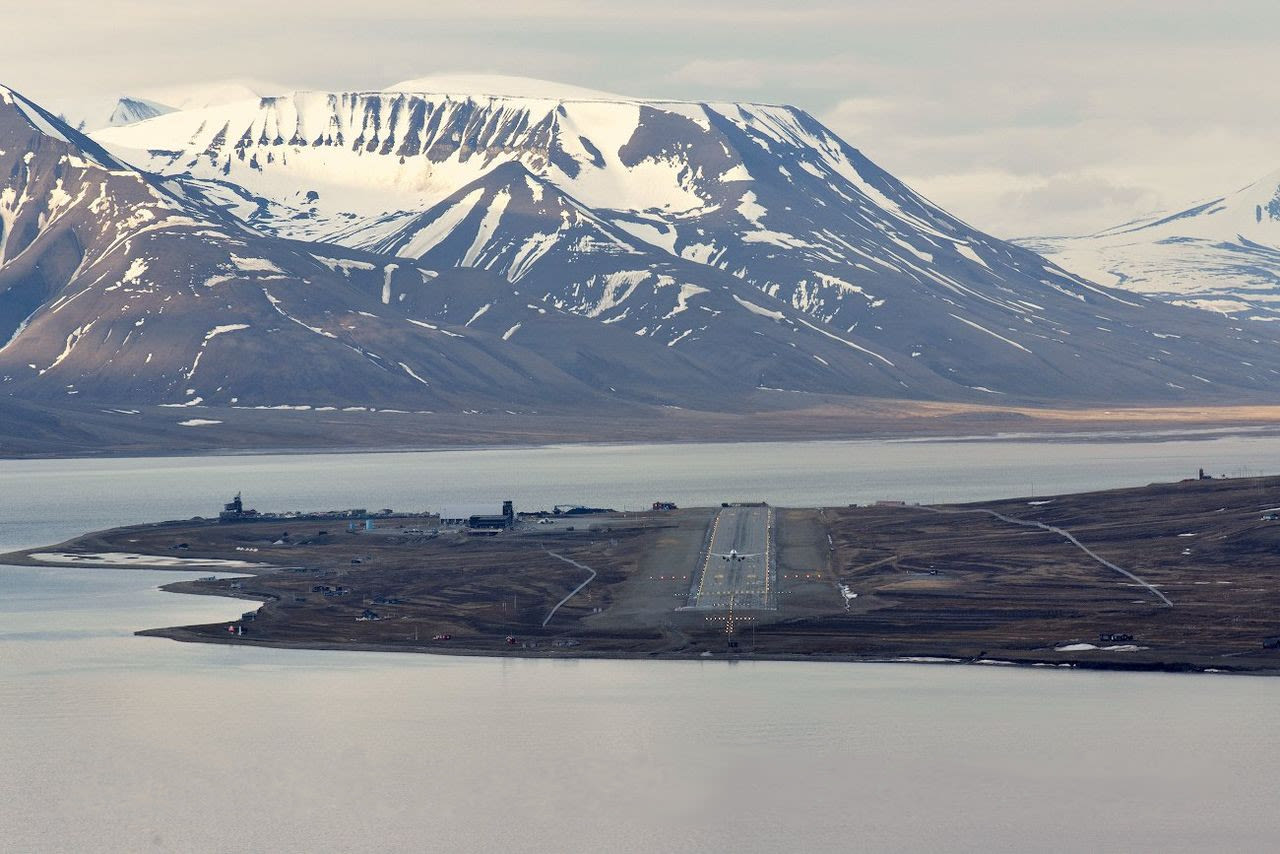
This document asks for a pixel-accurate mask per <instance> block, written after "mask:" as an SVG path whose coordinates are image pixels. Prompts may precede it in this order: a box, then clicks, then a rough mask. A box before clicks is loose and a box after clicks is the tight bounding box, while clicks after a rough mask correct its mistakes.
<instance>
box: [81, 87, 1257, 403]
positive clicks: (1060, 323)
mask: <svg viewBox="0 0 1280 854" xmlns="http://www.w3.org/2000/svg"><path fill="white" fill-rule="evenodd" d="M430 83H431V81H427V82H426V83H421V82H417V81H409V82H408V83H406V84H400V85H398V86H396V87H393V88H394V89H395V90H396V91H385V92H344V93H317V92H298V93H292V94H290V95H284V96H279V97H269V98H261V99H253V100H247V101H242V102H238V103H236V104H231V105H224V106H220V107H214V108H209V109H204V110H194V111H184V112H178V113H174V114H170V115H166V116H161V117H158V118H156V119H152V120H150V121H146V122H142V123H139V124H137V125H134V126H131V127H127V128H115V129H109V130H104V131H102V132H100V133H99V134H97V136H96V138H97V139H98V140H100V141H101V142H103V143H104V144H106V145H107V146H108V147H110V148H111V150H113V151H114V152H116V153H117V154H118V155H119V156H121V157H124V158H127V159H132V160H133V161H134V162H137V163H140V164H143V165H145V166H146V167H147V168H148V169H152V170H155V171H157V172H159V173H161V174H164V175H167V176H169V178H170V185H171V186H174V187H180V188H183V191H184V192H187V193H189V194H190V195H192V196H200V197H202V198H204V199H206V200H208V202H209V203H210V204H222V205H224V206H226V207H228V208H229V209H231V210H232V211H233V212H234V213H236V215H238V216H239V217H240V218H241V219H242V220H243V221H245V222H246V223H250V224H252V226H253V227H254V228H255V229H259V230H261V231H263V232H266V233H270V234H274V235H276V236H280V237H286V238H292V239H301V240H322V241H327V242H332V243H336V244H340V245H343V246H346V247H349V248H354V249H364V250H368V251H374V252H378V253H384V254H394V255H396V256H398V257H405V258H411V259H415V260H418V261H420V262H421V263H423V264H425V265H427V266H429V267H430V268H432V269H446V268H451V267H458V268H475V269H481V270H485V271H488V272H490V273H493V274H495V275H497V276H500V277H502V278H505V279H506V281H508V282H509V283H510V284H511V286H512V290H513V291H515V290H518V291H520V292H521V293H522V294H524V295H525V296H528V295H530V294H532V295H533V296H534V298H535V301H537V302H539V303H540V304H546V305H552V306H555V307H557V308H559V309H561V310H564V311H567V312H569V313H572V314H576V315H578V316H582V317H587V318H592V319H597V320H599V321H600V322H606V321H607V322H609V323H611V324H613V325H615V326H616V327H617V328H618V329H620V330H625V331H627V332H629V333H632V334H635V335H637V336H640V337H651V338H654V339H655V340H661V341H663V343H666V344H669V345H671V346H672V347H673V348H677V349H683V350H685V351H687V352H689V353H690V355H691V356H693V357H695V358H697V359H699V360H701V361H704V362H710V363H712V364H713V365H715V364H720V365H724V364H729V365H735V366H736V365H742V364H752V365H755V364H760V363H766V364H765V366H766V367H767V365H768V364H772V365H773V366H774V367H775V368H776V370H775V371H774V372H773V376H772V378H771V377H770V376H769V374H768V372H765V374H764V376H762V377H760V378H759V379H758V383H759V384H760V385H762V386H767V387H777V388H784V389H788V390H797V391H811V392H821V393H833V394H863V395H869V394H875V395H893V396H906V397H921V398H930V399H937V398H943V399H981V398H983V397H990V396H991V395H1004V396H1017V397H1020V398H1026V399H1042V400H1063V399H1065V400H1080V401H1088V400H1095V401H1108V400H1117V399H1138V400H1169V399H1185V398H1197V397H1199V396H1202V395H1204V394H1205V393H1206V392H1214V393H1221V394H1229V393H1236V392H1232V391H1228V390H1231V389H1235V390H1236V391H1240V390H1248V393H1250V394H1267V393H1269V392H1270V389H1271V388H1272V387H1273V383H1272V379H1273V376H1274V375H1273V374H1272V373H1271V369H1272V368H1271V366H1272V365H1273V364H1274V361H1275V359H1274V356H1272V355H1270V354H1271V353H1272V352H1273V350H1274V341H1272V340H1271V339H1270V336H1271V333H1269V332H1267V331H1266V330H1265V329H1259V330H1248V329H1243V328H1241V329H1236V328H1234V327H1233V326H1231V325H1227V324H1223V323H1220V322H1217V321H1214V320H1212V319H1209V318H1206V317H1204V316H1202V315H1198V314H1196V313H1191V312H1186V311H1181V310H1179V309H1176V308H1170V307H1168V306H1165V305H1161V304H1159V303H1153V302H1149V301H1147V300H1144V299H1141V298H1135V297H1133V296H1132V295H1130V294H1126V293H1124V292H1118V291H1113V290H1110V289H1107V288H1103V287H1099V286H1096V285H1093V284H1091V283H1090V282H1088V281H1086V280H1084V279H1081V278H1079V277H1076V276H1074V275H1071V274H1069V273H1067V272H1065V271H1064V270H1062V269H1061V268H1059V267H1057V266H1056V265H1053V264H1051V263H1048V262H1046V261H1045V260H1044V259H1043V258H1041V257H1040V256H1038V255H1036V254H1034V253H1033V252H1031V251H1028V250H1027V249H1024V248H1021V247H1018V246H1015V245H1013V244H1010V243H1006V242H1004V241H1000V240H997V239H995V238H992V237H990V236H989V235H986V234H983V233H981V232H979V231H977V230H975V229H973V228H972V227H970V226H968V225H967V224H965V223H963V222H961V221H959V220H957V219H956V218H954V217H952V216H950V215H949V214H947V213H946V212H945V211H943V210H941V209H939V208H938V207H937V206H935V205H933V204H932V203H930V202H929V201H928V200H926V199H924V198H922V197H920V196H919V195H917V194H916V193H914V192H912V191H911V190H910V189H909V188H908V187H906V186H905V185H903V184H902V183H901V182H899V181H897V180H896V179H895V178H893V177H892V176H891V175H889V174H887V173H885V172H884V171H883V170H881V169H879V168H878V167H876V166H875V164H873V163H872V162H871V161H869V160H868V159H867V158H866V157H864V156H863V155H862V154H861V153H860V152H858V151H857V150H856V149H853V148H851V147H850V146H848V145H847V144H846V143H844V142H843V141H841V140H840V139H839V138H837V137H836V136H835V135H834V134H832V133H831V132H830V131H828V130H827V129H826V128H824V127H823V126H822V125H821V124H820V123H818V122H817V121H815V120H814V119H813V118H812V117H810V116H808V115H807V114H806V113H804V112H803V111H801V110H797V109H794V108H790V107H779V106H771V105H758V104H717V103H692V102H690V103H686V102H663V101H652V102H649V101H640V100H635V99H627V98H620V97H617V96H609V95H607V94H605V93H587V94H585V95H582V94H572V95H571V96H570V97H564V98H554V97H546V94H545V93H546V92H547V90H546V88H545V86H543V85H542V84H539V86H538V87H535V88H532V89H521V88H520V87H518V86H517V85H516V84H514V83H511V82H510V81H507V82H506V83H504V84H503V85H494V86H487V87H484V88H499V89H503V90H506V91H532V92H535V94H537V95H538V96H537V97H533V96H513V95H490V94H474V95H467V94H465V93H462V94H460V93H457V92H440V93H433V92H421V91H416V92H415V91H405V90H406V89H414V88H419V87H421V86H425V85H429V84H430ZM446 88H453V87H452V86H446ZM703 292H706V293H707V294H716V295H717V297H716V299H718V300H719V302H718V303H717V304H716V305H710V304H707V305H699V304H698V303H699V302H700V301H707V300H711V299H712V297H710V296H703ZM680 294H684V295H686V296H685V297H684V300H683V302H684V304H692V305H694V306H695V309H694V311H693V312H677V313H676V315H674V316H672V315H671V312H672V310H673V308H674V307H675V305H678V304H681V299H680V297H679V295H680ZM744 302H745V303H749V304H750V305H752V306H755V307H756V308H761V307H762V306H763V305H765V304H767V305H768V306H770V307H769V308H767V309H763V310H761V311H752V310H751V309H750V308H746V307H745V306H744V305H743V303H744ZM774 315H777V316H776V317H775V316H774ZM695 318H697V319H698V321H699V322H694V319H695ZM762 319H763V320H770V321H772V322H773V323H774V324H776V325H778V326H779V328H785V333H786V334H785V336H784V337H785V338H786V339H787V340H785V342H782V344H783V346H784V347H785V349H783V350H778V349H777V348H776V346H775V345H776V344H778V343H780V342H778V341H776V340H775V341H773V343H770V344H769V345H768V348H767V349H764V350H762V349H761V348H757V347H754V346H752V344H753V343H754V342H752V341H751V339H749V338H747V337H746V336H749V335H755V333H756V332H760V333H761V334H765V333H764V331H763V330H760V329H758V328H753V327H759V325H760V320H762ZM775 331H776V330H775ZM713 341H719V342H721V343H720V345H718V346H711V344H710V342H713ZM819 342H821V344H822V347H823V348H824V349H822V350H818V349H816V348H817V347H818V343H819ZM832 350H834V351H835V352H837V353H838V355H836V356H835V358H834V360H833V359H832V358H830V352H831V351H832ZM779 353H782V354H785V355H781V356H780V355H778V354H779ZM797 354H798V355H799V358H793V357H795V356H797ZM801 365H803V368H802V367H801ZM1197 377H1198V378H1201V379H1196V378H1197ZM1206 386H1211V387H1212V388H1206Z"/></svg>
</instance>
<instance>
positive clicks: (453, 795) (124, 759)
mask: <svg viewBox="0 0 1280 854" xmlns="http://www.w3.org/2000/svg"><path fill="white" fill-rule="evenodd" d="M1202 465H1203V466H1204V467H1205V468H1206V469H1208V470H1210V471H1211V472H1226V473H1244V472H1246V471H1248V472H1250V473H1256V472H1259V471H1261V472H1274V471H1277V470H1280V439H1274V438H1264V437H1257V438H1229V439H1226V438H1224V439H1218V440H1213V441H1199V442H1185V441H1177V442H1163V443H1115V444H1110V443H1084V444H1045V443H1016V442H1015V443H1008V442H1004V443H964V444H956V443H922V444H914V443H913V444H899V443H875V442H853V443H808V444H796V445H714V446H683V447H680V446H676V447H671V446H665V447H664V446H651V447H645V446H630V447H612V448H605V447H597V448H580V447H579V448H567V447H566V448H540V449H527V450H501V451H499V450H494V451H462V452H447V453H423V454H359V455H328V456H288V457H284V456H262V457H218V458H208V457H206V458H186V459H146V460H111V461H85V460H77V461H40V462H3V463H0V502H3V503H0V520H2V521H0V524H2V527H0V551H3V550H7V549H11V548H18V547H22V546H29V545H35V544H39V543H48V542H53V541H56V540H59V539H63V538H65V537H68V536H72V535H74V534H76V533H80V532H82V531H84V530H89V529H94V528H103V527H109V526H112V525H117V524H123V523H127V522H142V521H148V520H154V519H159V518H180V517H185V516H191V515H194V514H197V513H198V514H202V515H209V514H211V513H212V512H213V511H214V510H216V509H217V503H218V502H219V501H222V500H225V499H226V497H229V493H231V492H234V491H235V490H236V489H242V490H243V491H244V492H245V497H246V499H248V503H249V504H250V505H252V506H258V507H262V508H272V509H276V508H294V507H296V508H300V509H301V508H314V507H345V506H351V505H357V506H367V507H371V508H377V507H382V506H390V507H395V508H398V509H400V508H403V509H410V508H438V507H440V506H448V505H450V504H454V503H475V502H494V501H497V500H500V499H501V498H504V497H512V498H514V499H516V501H517V504H518V505H525V506H540V505H543V504H554V503H578V502H582V503H591V504H605V505H610V506H615V507H636V506H639V505H642V504H647V503H649V502H651V501H652V500H655V499H658V498H662V499H666V500H675V501H677V502H681V503H710V502H718V501H720V500H722V499H736V498H766V499H769V500H771V501H773V502H775V503H779V504H835V503H848V502H850V501H864V500H870V499H875V498H904V499H908V500H922V501H933V500H953V501H954V500H963V499H973V498H983V497H994V496H998V495H1008V494H1017V493H1034V492H1038V493H1042V494H1043V493H1050V492H1057V491H1066V490H1074V489H1084V488H1092V487H1103V486H1116V485H1126V484H1140V483H1146V482H1149V481H1153V480H1170V479H1176V478H1178V477H1182V476H1186V475H1187V474H1191V473H1194V471H1195V469H1196V468H1198V467H1200V466H1202ZM190 575H191V574H190V573H178V572H171V571H142V570H88V569H68V568H60V567H51V568H49V569H23V568H16V567H0V769H3V772H4V773H3V774H0V850H13V851H24V852H42V851H68V850H77V851H101V850H106V851H140V850H157V851H189V850H214V849H217V850H231V851H249V850H253V851H263V850H273V851H300V852H301V851H317V850H347V851H350V850H363V849H371V848H379V849H382V850H396V851H400V850H404V851H436V850H450V851H459V850H461V851H480V850H508V851H601V850H611V851H713V850H724V849H732V850H740V851H777V850H804V851H843V850H878V851H879V850H888V851H892V850H900V851H919V850H950V851H955V850H973V851H978V850H984V851H986V850H1003V851H1030V850H1078V849H1087V850H1130V851H1132V850H1153V851H1154V850H1160V851H1176V850H1183V851H1201V850H1206V849H1218V850H1240V851H1255V850H1256V851H1264V850H1272V846H1273V844H1274V840H1275V839H1276V838H1280V814H1277V812H1276V811H1275V810H1274V809H1273V804H1272V800H1273V798H1272V795H1271V793H1272V791H1273V782H1274V780H1276V779H1277V778H1280V735H1278V734H1277V733H1276V730H1275V727H1274V726H1273V718H1274V709H1275V707H1276V703H1277V701H1278V700H1280V680H1272V679H1261V678H1243V677H1221V676H1219V677H1215V676H1185V675H1176V676H1174V675H1137V674H1114V673H1112V674H1101V673H1083V672H1068V671H1059V670H1053V671H1045V670H1012V669H1007V668H997V667H947V666H923V665H839V664H826V663H812V664H810V663H790V662H785V663H767V662H762V663H734V664H730V663H724V662H715V661H707V662H647V661H616V662H610V661H544V660H507V659H488V658H450V657H437V656H426V655H423V656H415V655H395V654H380V653H342V652H319V651H303V650H266V649H254V648H250V647H222V646H218V647H214V646H205V645H194V644H178V643H174V642H171V641H166V640H161V639H153V638H138V637H134V636H132V634H131V633H132V632H133V631H134V630H136V629H139V628H146V627H152V626H160V625H172V624H181V623H191V622H200V621H211V620H217V619H226V618H228V617H231V616H234V615H236V614H238V613H239V612H240V611H242V610H244V606H243V603H240V602H236V601H232V600H225V599H217V598H204V597H192V596H179V595H173V594H167V593H162V592H159V591H158V590H156V587H157V586H158V585H159V584H163V583H165V582H167V581H170V580H174V579H177V578H184V577H190Z"/></svg>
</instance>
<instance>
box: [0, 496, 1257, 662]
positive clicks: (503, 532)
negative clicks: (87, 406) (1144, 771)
mask: <svg viewBox="0 0 1280 854" xmlns="http://www.w3.org/2000/svg"><path fill="white" fill-rule="evenodd" d="M0 562H4V563H10V564H21V565H29V566H67V565H73V566H85V567H104V568H111V567H120V566H128V567H141V568H165V569H173V568H189V569H194V570H197V571H208V572H217V573H219V574H218V575H217V576H206V577H204V578H201V579H199V580H192V581H183V582H179V583H175V584H170V585H167V586H166V587H165V588H164V589H166V590H172V591H176V592H183V593H194V594H203V595H221V596H233V597H239V598H243V599H246V600H253V607H252V608H251V609H249V610H247V611H246V612H245V613H244V615H242V617H240V618H238V619H236V620H231V621H227V622H221V623H214V624H208V625H195V626H180V627H171V628H159V629H148V630H145V631H142V632H139V634H145V635H157V636H162V637H167V638H173V639H175V640H182V641H199V642H206V643H226V644H254V645H262V646H272V647H287V648H305V649H353V650H384V651H404V652H429V653H448V654H470V655H516V656H539V657H563V658H591V657H597V658H656V659H708V658H710V659H725V658H728V659H772V660H837V661H912V662H936V663H981V664H1017V665H1028V666H1031V665H1034V666H1042V667H1078V668H1097V669H1126V670H1163V671H1185V672H1229V673H1256V674H1277V673H1280V478H1275V477H1265V478H1238V479H1197V480H1189V481H1183V482H1179V483H1168V484H1153V485H1150V486H1145V487H1140V488H1134V489H1119V490H1109V491H1105V492H1093V493H1083V494H1076V495H1058V496H1033V497H1024V498H1018V499H1008V500H1002V501H993V502H982V503H973V504H961V505H934V506H921V505H914V504H908V503H903V502H896V501H885V502H879V503H877V504H875V505H871V506H842V507H822V508H774V507H770V506H768V505H767V504H763V503H738V502H726V503H725V504H724V505H723V506H721V507H706V508H681V509H675V508H672V507H670V506H664V505H660V504H659V505H655V509H653V510H651V511H644V512H625V513H624V512H614V511H600V512H582V513H575V512H567V513H560V514H548V513H521V514H515V513H513V512H512V513H509V514H508V515H506V516H505V517H504V516H490V517H479V518H478V519H467V520H448V519H445V520H442V519H440V518H439V517H438V516H433V515H428V514H398V513H391V512H389V511H382V512H380V513H378V514H374V515H372V516H370V515H368V514H365V513H361V512H353V513H351V514H348V515H343V514H339V513H333V514H304V515H296V516H295V515H291V516H271V515H266V514H263V515H259V516H250V515H240V514H239V513H238V512H237V513H235V514H232V518H230V519H229V520H224V521H218V520H217V519H192V520H185V521H175V522H160V523H155V524H148V525H135V526H129V527H124V528H117V529H112V530H109V531H102V532H97V533H92V534H86V535H84V536H81V537H78V538H76V539H73V540H70V541H68V542H65V543H62V544H59V545H57V546H50V547H47V548H41V549H31V550H28V551H24V552H16V553H12V554H8V555H3V556H0ZM227 573H235V574H236V577H226V574H227Z"/></svg>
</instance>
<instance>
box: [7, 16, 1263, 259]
mask: <svg viewBox="0 0 1280 854" xmlns="http://www.w3.org/2000/svg"><path fill="white" fill-rule="evenodd" d="M5 29H6V30H7V31H8V36H7V37H6V39H5V49H4V54H3V59H2V60H0V82H3V83H6V84H8V85H10V86H13V87H14V88H17V89H19V90H21V91H24V92H26V93H27V94H28V95H30V96H32V97H34V98H36V99H38V100H39V99H44V100H46V101H49V102H51V103H54V104H56V103H57V101H58V100H59V99H62V98H69V97H73V96H80V95H85V94H99V93H101V94H116V93H129V92H136V91H140V90H143V89H145V88H147V87H150V86H158V85H164V86H170V85H173V84H176V83H184V82H198V81H208V80H216V79H223V78H228V77H248V78H255V79H262V80H268V81H273V82H278V83H280V84H283V85H285V86H287V87H289V88H303V87H305V88H338V89H360V88H380V87H382V86H384V85H387V84H390V83H393V82H395V81H398V80H401V79H404V78H408V77H416V76H422V75H425V74H434V73H441V72H458V71H463V72H486V73H502V74H518V75H526V76H532V77H542V78H547V79H552V80H559V81H563V82H566V83H574V84H578V85H584V86H590V87H594V88H600V89H606V90H610V91H616V92H624V93H627V94H632V95H640V96H661V97H668V98H687V99H734V100H757V101H768V102H782V103H788V104H794V105H796V106H799V107H802V108H804V109H806V110H808V111H809V112H811V113H813V114H814V115H816V116H817V117H818V118H819V119H821V120H822V121H824V122H825V123H826V124H827V125H829V126H830V127H831V128H833V129H834V130H835V131H837V132H838V133H839V134H840V135H842V136H843V137H844V138H845V139H847V140H848V141H849V142H851V143H852V144H853V145H855V146H857V147H858V148H860V149H861V150H862V151H863V153H865V154H866V155H867V156H869V157H870V158H871V159H873V160H875V161H876V162H878V163H879V164H880V165H881V166H883V167H885V168H886V169H888V170H889V171H891V172H893V173H895V174H896V175H898V176H899V177H901V178H903V179H905V180H906V181H907V182H908V183H909V184H911V185H912V186H913V187H915V188H916V189H917V190H919V191H920V192H922V193H924V194H925V195H927V196H929V197H930V198H932V199H933V200H934V201H936V202H938V203H939V204H941V205H943V206H944V207H946V208H948V209H950V210H951V211H952V212H953V213H956V214H958V215H959V216H961V217H963V218H965V219H967V220H969V221H970V222H972V223H973V224H975V225H977V226H979V227H982V228H984V229H986V230H988V231H991V232H993V233H995V234H997V235H1001V236H1016V235H1027V234H1064V233H1082V232H1087V231H1092V230H1096V229H1099V228H1103V227H1107V226H1110V225H1113V224H1116V223H1118V222H1122V221H1125V220H1127V219H1130V218H1132V217H1135V216H1137V215H1139V214H1142V213H1144V212H1149V211H1153V210H1158V209H1162V208H1166V207H1170V206H1175V205H1182V204H1184V203H1188V202H1191V201H1195V200H1198V199H1201V198H1205V197H1208V196H1211V195H1214V194H1220V193H1225V192H1228V191H1231V190H1234V189H1238V188H1239V187H1241V186H1243V185H1244V184H1247V183H1250V182H1252V181H1253V180H1255V179H1257V178H1259V177H1262V176H1263V175H1265V174H1267V173H1269V172H1274V171H1276V170H1280V145H1277V140H1280V109H1278V108H1280V95H1278V94H1277V92H1280V86H1278V85H1277V84H1276V80H1277V79H1278V78H1280V69H1278V68H1277V66H1278V65H1280V39H1278V38H1277V36H1278V35H1280V3H1277V2H1275V0H1230V2H1209V0H1204V2H1191V0H1073V1H1072V2H1037V0H963V2H961V0H946V2H933V0H922V2H912V0H867V2H860V0H845V2H825V0H814V2H810V1H809V0H786V2H776V0H774V2H757V0H700V2H696V3H690V2H687V0H639V1H638V2H626V3H614V2H590V0H544V2H539V0H495V2H483V0H465V2H452V0H450V2H434V0H346V1H345V2H335V0H306V2H273V0H218V2H216V3H192V4H188V3H182V2H173V0H43V2H40V3H24V4H21V6H20V7H19V8H16V9H15V8H10V9H6V11H5ZM17 33H21V37H15V34H17Z"/></svg>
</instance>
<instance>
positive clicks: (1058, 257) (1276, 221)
mask: <svg viewBox="0 0 1280 854" xmlns="http://www.w3.org/2000/svg"><path fill="white" fill-rule="evenodd" d="M1019 242H1020V243H1022V244H1023V245H1025V246H1026V247H1027V248H1029V249H1033V250H1035V251H1038V252H1042V253H1044V254H1045V255H1046V256H1048V257H1050V258H1052V259H1054V260H1055V261H1056V262H1057V263H1059V264H1061V265H1062V266H1063V267H1066V268H1068V269H1070V270H1073V271H1074V272H1076V273H1079V274H1080V275H1082V276H1087V277H1089V278H1091V279H1093V280H1094V281H1098V282H1103V283H1106V284H1110V285H1114V286H1116V287H1120V288H1125V289H1127V290H1132V291H1134V292H1136V293H1141V294H1147V295H1150V296H1154V297H1157V298H1159V299H1162V300H1166V301H1169V302H1175V303H1177V304H1179V305H1188V306H1194V307H1196V308H1203V309H1206V310H1209V311H1215V312H1221V313H1225V314H1229V315H1231V316H1233V317H1239V318H1250V317H1251V318H1254V319H1259V320H1267V321H1274V320H1276V319H1280V172H1276V173H1272V174H1270V175H1267V176H1266V177H1264V178H1261V179H1260V180H1258V181H1255V182H1254V183H1252V184H1250V185H1249V186H1247V187H1245V188H1243V189H1241V190H1238V191H1236V192H1234V193H1231V194H1228V195H1225V196H1221V197H1219V198H1216V199H1211V200H1209V201H1207V202H1201V203H1199V204H1196V205H1193V206H1191V207H1189V208H1187V209H1185V210H1181V211H1177V212H1173V213H1166V214H1160V215H1157V216H1152V217H1148V218H1145V219H1141V220H1135V221H1133V222H1128V223H1125V224H1123V225H1119V226H1116V227H1114V228H1110V229H1107V230H1105V231H1100V232H1098V233H1096V234H1091V235H1086V236H1083V237H1052V238H1049V237H1045V238H1026V239H1024V240H1021V241H1019Z"/></svg>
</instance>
